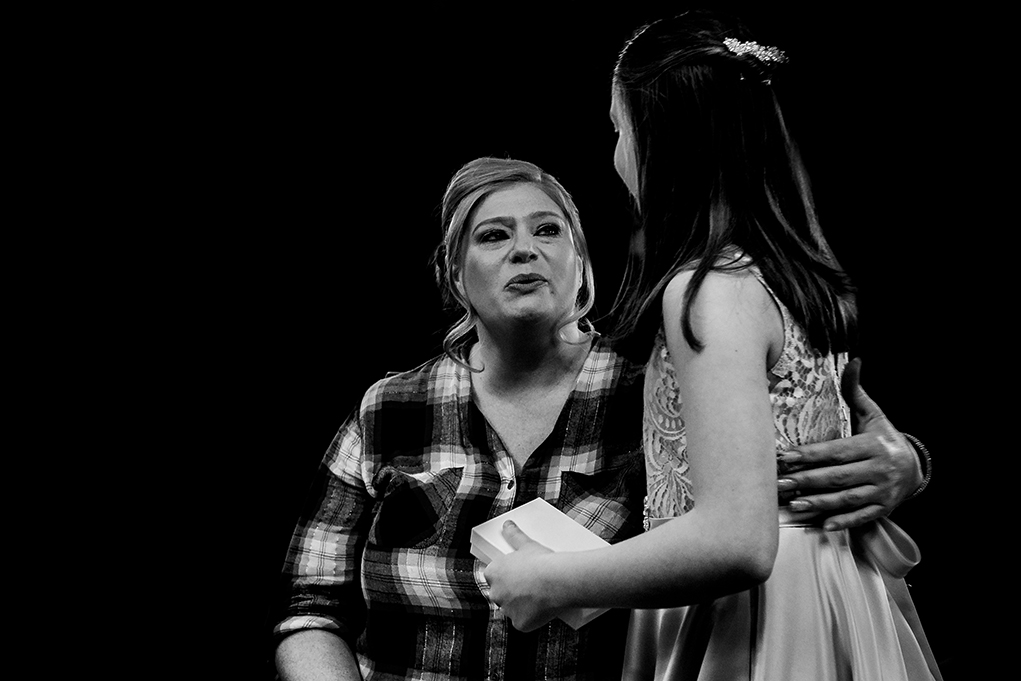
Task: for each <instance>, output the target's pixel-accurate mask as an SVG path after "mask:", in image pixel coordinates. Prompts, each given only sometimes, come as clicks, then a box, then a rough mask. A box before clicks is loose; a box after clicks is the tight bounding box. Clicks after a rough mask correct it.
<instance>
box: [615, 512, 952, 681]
mask: <svg viewBox="0 0 1021 681" xmlns="http://www.w3.org/2000/svg"><path fill="white" fill-rule="evenodd" d="M918 560H919V553H918V547H917V546H916V545H915V543H914V541H913V540H912V539H911V537H909V536H908V535H907V534H906V533H905V532H904V531H903V530H902V529H901V528H900V527H898V526H897V525H896V524H894V523H893V522H891V521H890V520H888V519H885V518H884V519H881V520H879V521H876V522H873V523H869V524H867V525H865V526H863V527H861V528H855V529H853V530H842V531H838V532H825V531H823V530H822V529H820V528H818V527H814V526H805V525H799V524H797V523H790V522H787V523H785V521H784V517H783V515H781V524H780V545H779V550H778V553H777V559H776V563H775V565H774V568H773V572H772V573H771V576H770V578H769V579H768V580H767V581H766V582H765V583H764V584H762V585H760V586H758V587H756V588H754V589H751V590H749V591H745V592H742V593H738V594H733V595H731V596H726V597H724V598H720V599H717V600H715V601H712V602H709V603H704V604H698V605H692V606H686V607H683V608H670V609H662V610H635V611H634V612H633V613H632V616H631V628H630V631H629V633H628V646H627V658H626V660H625V665H624V677H623V678H624V679H625V680H627V681H637V680H639V679H642V680H646V679H655V680H656V681H845V680H851V679H854V680H867V681H908V680H910V681H918V680H925V681H929V680H936V681H942V677H941V676H940V673H939V669H938V668H937V666H936V661H935V658H934V656H933V654H932V650H931V649H930V647H929V644H928V642H927V641H926V639H925V634H924V632H923V631H922V627H921V624H920V623H919V621H918V616H917V614H916V612H915V607H914V604H913V603H912V601H911V596H910V595H909V594H908V589H907V584H906V583H905V582H904V576H905V575H906V574H907V572H908V571H909V570H910V569H911V568H912V567H914V566H915V565H916V564H917V563H918Z"/></svg>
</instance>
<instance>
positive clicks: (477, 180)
mask: <svg viewBox="0 0 1021 681" xmlns="http://www.w3.org/2000/svg"><path fill="white" fill-rule="evenodd" d="M521 183H528V184H532V185H535V186H536V187H538V188H539V189H541V190H542V191H543V193H545V194H546V195H547V196H548V197H549V198H550V199H551V200H552V201H553V202H554V203H556V204H557V207H559V208H560V210H561V211H563V213H564V216H565V217H566V218H567V223H568V226H569V227H570V230H571V237H572V240H573V242H574V248H575V251H576V252H577V254H578V257H579V258H580V259H581V262H582V284H581V287H580V288H579V290H578V298H577V301H576V303H575V308H574V311H573V312H572V313H571V314H570V315H568V316H567V317H566V318H565V319H564V320H563V322H562V323H561V324H560V328H559V331H558V333H559V334H560V337H561V338H562V339H564V340H565V341H568V339H567V338H566V336H564V334H563V331H564V329H565V328H566V327H567V326H569V325H571V324H573V323H574V322H577V321H581V322H582V323H583V325H584V327H585V329H584V330H585V333H586V338H585V341H587V340H589V339H590V338H591V337H592V336H593V335H595V334H596V332H595V329H594V328H593V327H592V324H591V323H590V322H589V321H588V320H586V319H585V315H587V314H588V313H589V311H590V310H591V309H592V305H593V304H594V303H595V296H596V290H595V279H594V276H593V271H592V260H591V258H590V257H589V252H588V243H587V242H586V240H585V233H584V232H582V230H581V218H580V217H579V214H578V207H577V206H576V205H575V204H574V199H572V198H571V195H570V193H569V192H568V191H567V190H566V189H564V187H563V185H561V184H560V183H559V182H558V181H557V179H556V178H555V177H553V176H552V175H550V174H549V173H547V172H545V171H544V170H542V168H540V167H538V166H537V165H535V164H533V163H528V162H527V161H518V160H515V159H509V158H493V157H482V158H477V159H475V160H474V161H471V162H469V163H466V164H465V165H464V166H462V167H461V169H460V170H458V171H457V172H456V173H455V174H454V177H453V178H451V180H450V183H449V184H448V185H447V189H446V191H445V192H444V194H443V203H442V205H441V211H440V219H441V224H442V226H443V240H442V242H441V243H440V245H439V247H437V249H436V253H435V254H434V256H433V265H434V267H435V272H436V283H437V285H438V286H439V287H440V292H441V294H442V296H443V302H444V305H445V306H446V307H447V308H448V309H460V310H462V311H463V314H462V316H461V318H460V319H459V320H458V321H457V323H456V324H454V325H453V326H452V327H451V328H450V329H449V330H448V332H447V335H446V337H445V338H444V339H443V351H444V352H445V353H446V354H447V355H448V356H449V357H450V358H451V359H453V360H454V361H455V362H457V363H458V364H461V365H462V366H465V367H467V368H468V369H470V370H472V371H479V369H476V368H474V367H472V366H470V365H469V364H468V361H467V358H466V357H464V355H463V351H464V348H465V346H466V344H467V341H468V336H469V334H470V333H471V332H472V330H474V329H475V327H476V325H477V324H478V321H479V317H478V314H477V313H476V312H475V310H474V309H472V306H471V303H470V302H469V301H468V298H467V296H465V294H464V293H462V292H461V290H460V289H459V288H458V286H457V273H458V271H459V270H460V268H461V266H462V264H463V259H464V239H465V235H466V233H467V230H468V227H469V224H468V223H469V219H470V217H471V215H472V213H473V212H474V211H475V208H476V207H477V206H478V205H479V204H481V203H482V201H484V200H485V199H486V197H488V196H489V195H490V194H492V193H493V192H496V191H499V190H501V189H505V188H507V187H508V186H511V185H515V184H521ZM585 341H583V342H585ZM568 342H571V341H568Z"/></svg>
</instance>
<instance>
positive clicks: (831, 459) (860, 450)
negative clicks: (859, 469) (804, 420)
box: [780, 435, 873, 466]
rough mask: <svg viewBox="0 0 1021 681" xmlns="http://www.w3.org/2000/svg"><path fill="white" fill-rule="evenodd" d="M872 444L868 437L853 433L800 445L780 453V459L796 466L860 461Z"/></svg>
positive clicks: (866, 454)
mask: <svg viewBox="0 0 1021 681" xmlns="http://www.w3.org/2000/svg"><path fill="white" fill-rule="evenodd" d="M872 446H873V444H872V439H871V438H870V437H867V436H858V435H855V436H852V437H845V438H842V439H840V440H828V441H826V442H816V443H813V444H810V445H800V446H799V447H798V448H797V449H792V450H791V451H789V452H784V453H783V454H781V455H780V461H781V462H782V463H785V464H793V465H798V466H805V465H812V466H815V465H819V464H824V465H830V466H832V465H838V464H844V463H849V462H852V461H860V460H861V459H863V458H866V457H867V456H868V452H869V451H870V448H871V447H872Z"/></svg>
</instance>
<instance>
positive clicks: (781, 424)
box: [643, 267, 851, 518]
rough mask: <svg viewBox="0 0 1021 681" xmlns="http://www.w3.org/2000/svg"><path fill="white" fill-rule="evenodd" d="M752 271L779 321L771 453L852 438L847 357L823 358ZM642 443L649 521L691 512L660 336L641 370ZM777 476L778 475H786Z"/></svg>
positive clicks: (672, 382)
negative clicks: (845, 388)
mask: <svg viewBox="0 0 1021 681" xmlns="http://www.w3.org/2000/svg"><path fill="white" fill-rule="evenodd" d="M751 271H752V274H754V275H755V277H756V278H757V279H758V280H759V282H760V283H762V285H763V286H764V287H765V288H766V290H767V291H768V292H769V294H770V295H771V296H772V297H773V301H774V302H775V303H776V305H777V307H778V308H779V310H780V314H781V316H782V317H783V331H784V343H783V351H782V352H781V354H780V358H779V359H778V360H777V361H776V364H775V365H774V366H773V367H771V368H770V369H768V374H769V379H770V390H769V399H770V402H771V403H772V405H773V424H774V426H775V428H774V432H775V436H776V438H775V439H776V453H777V454H780V453H782V452H785V451H787V450H789V449H791V448H792V447H795V446H797V445H802V444H808V443H812V442H820V441H824V440H833V439H836V438H840V437H847V436H848V435H850V434H851V417H850V411H849V409H848V407H847V405H846V404H845V403H844V400H843V399H842V398H841V396H840V376H841V374H842V373H843V370H844V366H845V364H846V362H847V357H846V355H844V354H837V355H822V354H820V353H818V352H817V351H815V350H814V349H813V348H812V347H811V346H810V345H809V344H808V338H807V337H806V335H805V332H804V331H803V330H802V329H801V327H800V326H799V325H798V324H796V323H795V322H794V320H793V319H792V317H791V315H790V313H789V312H788V310H787V308H786V307H785V306H784V304H783V303H781V302H780V300H779V299H778V298H777V297H776V295H775V294H773V292H772V291H771V290H770V289H769V287H768V286H766V284H765V282H764V281H763V280H762V276H761V274H759V272H758V270H757V269H755V268H754V267H752V268H751ZM734 276H740V275H734ZM643 441H644V446H645V466H646V475H647V478H648V497H647V499H646V513H647V515H648V517H651V518H669V517H673V516H679V515H683V514H684V513H686V512H687V511H690V510H691V509H692V507H693V506H694V493H693V491H692V486H691V475H690V472H689V465H688V453H687V450H686V439H685V433H684V420H683V419H682V418H681V399H680V392H679V390H678V386H677V378H676V374H675V372H674V367H673V364H672V363H671V361H670V352H669V350H668V349H667V346H666V337H665V335H664V332H663V330H662V329H660V331H659V333H658V334H657V335H656V341H655V344H654V346H653V350H652V355H651V357H650V358H649V362H648V365H647V366H646V372H645V423H644V427H643ZM779 467H780V464H779V462H778V468H779ZM778 472H779V473H781V474H782V473H783V470H782V469H779V470H778Z"/></svg>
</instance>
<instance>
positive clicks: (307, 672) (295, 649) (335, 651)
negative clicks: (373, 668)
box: [276, 629, 362, 681]
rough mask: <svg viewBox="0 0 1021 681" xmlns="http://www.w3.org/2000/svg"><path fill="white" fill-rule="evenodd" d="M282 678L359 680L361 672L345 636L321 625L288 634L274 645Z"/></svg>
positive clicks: (333, 680) (310, 680)
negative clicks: (320, 626) (278, 643)
mask: <svg viewBox="0 0 1021 681" xmlns="http://www.w3.org/2000/svg"><path fill="white" fill-rule="evenodd" d="M276 665H277V672H278V673H279V674H280V678H281V680H282V681H360V680H361V678H362V675H361V672H359V671H358V663H357V662H356V660H355V656H354V654H352V652H351V649H350V648H348V645H347V643H345V642H344V639H342V638H340V637H339V636H337V635H336V634H333V633H330V632H329V631H326V630H324V629H309V630H307V631H299V632H297V633H294V634H291V635H290V636H288V637H287V638H285V639H284V640H283V641H281V642H280V645H279V646H277V650H276Z"/></svg>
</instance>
